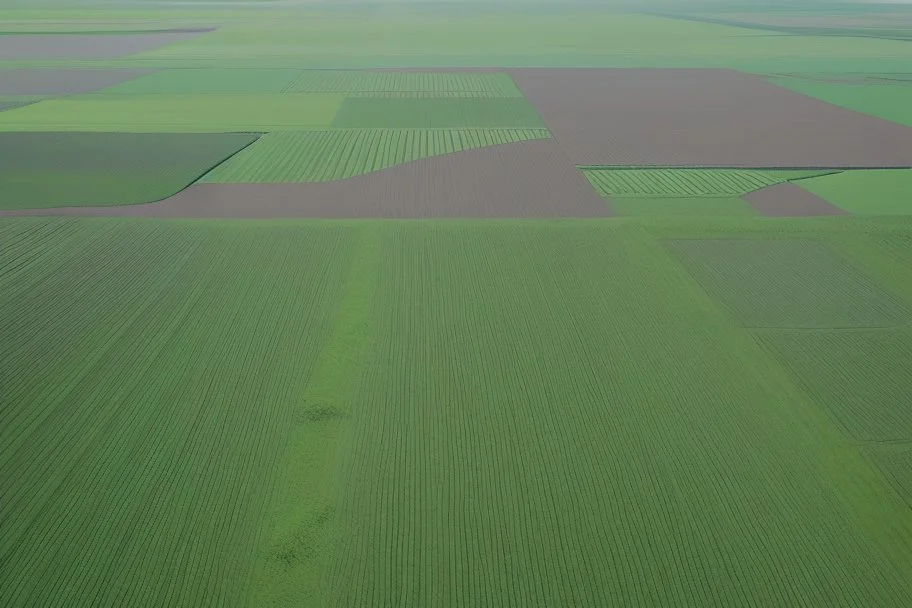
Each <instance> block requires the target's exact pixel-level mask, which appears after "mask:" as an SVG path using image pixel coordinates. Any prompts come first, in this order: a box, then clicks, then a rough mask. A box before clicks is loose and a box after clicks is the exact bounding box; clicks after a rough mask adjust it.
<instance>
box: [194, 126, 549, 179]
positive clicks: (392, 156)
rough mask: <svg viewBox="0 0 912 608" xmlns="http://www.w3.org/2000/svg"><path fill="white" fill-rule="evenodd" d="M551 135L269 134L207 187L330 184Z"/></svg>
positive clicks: (362, 131) (215, 175)
mask: <svg viewBox="0 0 912 608" xmlns="http://www.w3.org/2000/svg"><path fill="white" fill-rule="evenodd" d="M549 137H551V135H550V134H549V133H548V131H547V130H546V129H434V130H419V129H345V130H333V131H307V132H300V133H292V132H287V133H267V134H266V135H264V136H263V137H261V138H260V139H259V140H258V141H257V142H256V143H255V144H254V145H252V146H250V147H249V148H247V149H246V150H244V151H243V152H241V153H240V154H237V155H236V156H233V157H231V158H230V159H229V160H227V161H226V162H224V163H222V164H221V165H219V166H218V167H216V168H215V169H213V170H212V171H211V172H210V173H209V174H208V175H206V176H205V177H204V178H203V179H202V180H201V181H203V182H222V183H229V182H236V183H244V182H247V183H257V182H327V181H332V180H337V179H345V178H348V177H353V176H355V175H362V174H364V173H371V172H373V171H378V170H380V169H385V168H387V167H392V166H395V165H401V164H403V163H407V162H411V161H414V160H418V159H419V158H425V157H428V156H439V155H441V154H450V153H453V152H460V151H462V150H470V149H473V148H484V147H487V146H494V145H498V144H505V143H513V142H518V141H527V140H532V139H548V138H549Z"/></svg>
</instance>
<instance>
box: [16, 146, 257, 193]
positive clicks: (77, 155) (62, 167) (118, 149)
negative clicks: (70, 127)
mask: <svg viewBox="0 0 912 608" xmlns="http://www.w3.org/2000/svg"><path fill="white" fill-rule="evenodd" d="M257 137H258V135H256V134H251V133H214V134H148V133H144V134H135V133H0V193H2V195H0V209H35V208H46V207H65V206H81V205H93V206H94V205H129V204H136V203H147V202H151V201H156V200H160V199H162V198H165V197H167V196H170V195H172V194H174V193H176V192H179V191H180V190H182V189H183V188H185V187H187V186H188V185H190V184H191V183H193V182H194V181H196V179H198V178H199V177H200V176H201V175H202V174H204V173H206V172H207V171H208V170H209V169H211V168H212V167H213V166H215V165H217V164H219V163H220V162H222V161H223V160H224V159H226V158H227V157H229V156H231V155H232V154H234V153H235V152H237V151H238V150H240V149H242V148H244V147H246V146H247V145H249V144H250V143H252V142H253V141H255V140H256V138H257Z"/></svg>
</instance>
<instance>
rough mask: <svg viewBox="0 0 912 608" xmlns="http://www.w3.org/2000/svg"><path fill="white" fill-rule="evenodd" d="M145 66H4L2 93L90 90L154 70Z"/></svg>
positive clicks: (0, 79) (1, 81)
mask: <svg viewBox="0 0 912 608" xmlns="http://www.w3.org/2000/svg"><path fill="white" fill-rule="evenodd" d="M154 72H155V70H154V69H143V68H68V69H53V68H34V69H28V68H21V69H9V68H6V69H0V95H74V94H76V93H89V92H92V91H97V90H98V89H103V88H105V87H109V86H112V85H115V84H117V83H121V82H124V81H128V80H130V79H132V78H139V77H141V76H146V75H148V74H152V73H154Z"/></svg>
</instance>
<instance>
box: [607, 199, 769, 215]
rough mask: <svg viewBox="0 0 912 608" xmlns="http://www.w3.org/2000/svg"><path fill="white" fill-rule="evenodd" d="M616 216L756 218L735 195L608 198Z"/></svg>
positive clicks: (748, 206) (746, 205) (752, 211)
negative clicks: (748, 216) (744, 216)
mask: <svg viewBox="0 0 912 608" xmlns="http://www.w3.org/2000/svg"><path fill="white" fill-rule="evenodd" d="M609 200H610V203H609V204H610V206H611V208H612V209H614V211H615V212H616V213H617V214H618V215H633V216H659V217H661V216H670V215H671V216H674V215H689V216H700V215H705V216H738V215H742V216H743V215H756V212H755V211H754V210H753V209H752V208H751V207H750V205H748V204H747V203H746V202H744V201H743V200H741V199H740V198H738V197H735V196H718V197H662V198H658V197H645V196H641V197H625V198H610V199H609Z"/></svg>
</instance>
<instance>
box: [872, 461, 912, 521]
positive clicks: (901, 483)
mask: <svg viewBox="0 0 912 608" xmlns="http://www.w3.org/2000/svg"><path fill="white" fill-rule="evenodd" d="M874 462H875V463H877V466H878V467H879V468H880V470H881V471H882V472H883V474H884V475H885V476H886V478H887V479H888V480H889V481H890V484H891V485H892V486H893V489H895V490H896V493H897V494H899V495H900V496H902V498H903V500H905V501H906V503H907V504H908V505H909V507H912V448H909V447H907V449H905V450H900V451H890V452H888V453H885V454H876V455H875V456H874Z"/></svg>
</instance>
